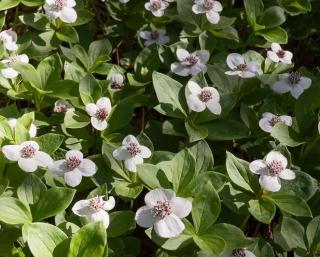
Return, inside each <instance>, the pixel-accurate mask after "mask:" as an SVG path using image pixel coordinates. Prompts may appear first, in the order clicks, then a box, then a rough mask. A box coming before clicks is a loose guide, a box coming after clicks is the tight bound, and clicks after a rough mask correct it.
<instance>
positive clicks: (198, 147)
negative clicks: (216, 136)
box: [189, 140, 214, 172]
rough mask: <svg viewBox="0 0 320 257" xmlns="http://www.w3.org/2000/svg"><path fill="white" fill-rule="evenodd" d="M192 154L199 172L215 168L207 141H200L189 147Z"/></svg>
mask: <svg viewBox="0 0 320 257" xmlns="http://www.w3.org/2000/svg"><path fill="white" fill-rule="evenodd" d="M189 150H190V152H191V153H192V154H193V156H194V157H195V159H196V160H197V161H196V170H197V172H203V171H208V170H209V169H210V168H212V167H213V163H214V160H213V155H212V152H211V149H210V146H209V145H208V143H207V142H206V141H205V140H202V141H199V142H197V143H196V144H194V145H193V146H192V147H189Z"/></svg>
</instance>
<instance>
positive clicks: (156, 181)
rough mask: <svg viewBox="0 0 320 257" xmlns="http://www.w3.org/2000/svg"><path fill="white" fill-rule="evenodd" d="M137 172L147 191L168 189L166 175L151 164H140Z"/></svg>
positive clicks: (168, 183)
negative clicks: (160, 188)
mask: <svg viewBox="0 0 320 257" xmlns="http://www.w3.org/2000/svg"><path fill="white" fill-rule="evenodd" d="M137 172H138V176H139V179H140V180H141V181H142V182H143V184H144V185H146V186H147V187H148V188H149V189H155V188H159V187H162V188H170V182H169V181H168V178H167V176H166V174H165V173H164V172H163V171H162V170H161V169H159V168H158V167H156V166H154V165H152V164H147V163H145V164H142V165H138V167H137Z"/></svg>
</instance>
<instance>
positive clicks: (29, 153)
mask: <svg viewBox="0 0 320 257" xmlns="http://www.w3.org/2000/svg"><path fill="white" fill-rule="evenodd" d="M36 152H37V150H36V149H35V148H34V147H33V146H32V145H26V146H25V147H23V148H22V149H21V157H22V158H25V159H29V158H33V157H34V156H35V154H36Z"/></svg>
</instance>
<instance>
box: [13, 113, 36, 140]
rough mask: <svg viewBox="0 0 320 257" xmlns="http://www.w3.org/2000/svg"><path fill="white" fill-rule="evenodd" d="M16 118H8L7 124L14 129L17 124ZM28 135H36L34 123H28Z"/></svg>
mask: <svg viewBox="0 0 320 257" xmlns="http://www.w3.org/2000/svg"><path fill="white" fill-rule="evenodd" d="M17 121H18V120H17V119H15V118H9V119H8V124H9V126H10V127H11V129H12V130H13V131H14V130H15V128H16V125H17ZM29 135H30V137H35V136H36V135H37V127H36V126H35V125H34V124H31V125H30V129H29Z"/></svg>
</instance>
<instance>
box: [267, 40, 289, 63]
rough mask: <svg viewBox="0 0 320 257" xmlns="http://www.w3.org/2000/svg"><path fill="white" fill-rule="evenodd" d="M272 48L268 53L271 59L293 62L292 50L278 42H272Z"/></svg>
mask: <svg viewBox="0 0 320 257" xmlns="http://www.w3.org/2000/svg"><path fill="white" fill-rule="evenodd" d="M271 50H272V51H268V53H267V55H268V57H269V59H270V60H271V61H273V62H283V63H287V64H291V63H292V62H291V60H292V56H293V55H292V53H291V52H290V51H285V50H283V49H282V48H281V46H280V45H279V44H278V43H272V44H271Z"/></svg>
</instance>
